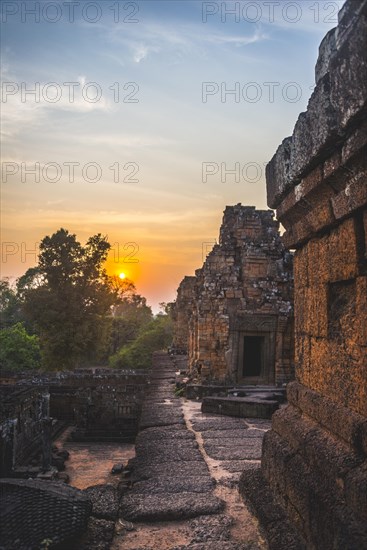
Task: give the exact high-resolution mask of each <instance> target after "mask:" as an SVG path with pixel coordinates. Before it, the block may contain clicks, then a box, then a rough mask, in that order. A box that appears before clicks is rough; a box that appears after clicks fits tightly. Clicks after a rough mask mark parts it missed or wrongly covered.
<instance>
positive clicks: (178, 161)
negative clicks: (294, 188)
mask: <svg viewBox="0 0 367 550" xmlns="http://www.w3.org/2000/svg"><path fill="white" fill-rule="evenodd" d="M72 4H74V6H73V7H72ZM342 4H343V2H342V1H341V2H326V1H319V2H317V1H316V2H315V1H308V0H302V1H298V2H286V1H283V0H279V1H278V2H265V1H264V2H263V1H260V0H258V1H256V2H245V1H242V2H200V1H197V0H195V1H191V0H183V1H174V0H165V1H155V0H145V1H141V0H140V1H136V2H113V1H109V0H105V1H99V2H86V1H83V0H81V1H79V2H69V3H67V2H62V1H54V2H38V3H37V2H31V1H28V2H3V3H2V9H3V12H2V21H3V23H2V43H1V46H2V48H1V49H2V54H1V56H2V58H1V70H2V79H3V97H2V104H1V107H2V118H3V123H2V162H3V178H2V184H1V185H2V209H3V211H2V239H3V241H4V242H5V243H6V244H5V245H4V244H3V249H2V252H3V254H2V260H3V265H2V276H10V277H15V276H19V275H20V274H22V273H23V272H24V271H25V270H26V269H27V268H28V267H29V266H30V265H32V264H33V263H34V260H35V258H34V254H33V255H32V253H29V254H23V255H22V253H21V251H22V250H23V249H24V250H33V249H35V244H34V243H35V242H37V241H39V240H40V239H41V238H42V237H43V236H45V235H46V234H50V233H52V232H54V231H55V230H57V229H58V228H59V227H61V226H63V227H66V228H67V229H69V230H70V231H72V232H74V233H76V234H77V235H78V237H79V238H80V239H81V240H82V241H83V240H85V239H86V238H87V237H88V236H89V235H91V234H94V233H96V232H102V233H104V234H107V235H108V237H109V239H110V241H111V242H112V243H115V244H114V247H115V248H114V253H113V254H111V257H110V261H109V270H110V271H111V272H114V273H115V272H116V273H118V272H119V271H124V272H126V273H127V275H128V276H130V277H131V278H133V280H135V282H136V284H137V286H138V290H139V291H140V292H141V293H143V294H144V295H146V296H147V298H148V301H149V302H150V303H151V304H152V305H154V307H155V308H156V307H157V303H158V302H159V301H167V300H170V299H173V298H174V295H175V289H176V288H177V286H178V284H179V282H180V280H181V279H182V277H183V276H184V275H186V274H192V273H193V271H194V269H195V268H197V267H200V266H201V264H202V255H203V249H207V248H208V245H207V244H206V243H210V242H213V241H214V240H215V239H216V238H217V236H218V232H219V224H220V221H221V217H222V212H223V210H224V208H225V206H226V205H230V204H236V203H238V202H242V204H251V205H255V206H257V207H258V208H266V207H267V206H266V193H265V179H264V166H265V164H266V162H268V161H269V160H270V158H271V157H272V155H273V154H274V152H275V150H276V148H277V146H278V145H279V143H280V142H281V141H282V139H283V138H284V137H286V136H287V135H289V134H290V133H291V132H292V129H293V126H294V124H295V122H296V119H297V117H298V114H299V113H300V112H301V111H303V110H305V108H306V106H307V101H308V98H309V96H310V94H311V92H312V88H313V85H314V66H315V62H316V59H317V52H318V46H319V43H320V41H321V39H322V38H323V36H324V35H325V33H326V32H327V31H328V30H329V29H330V28H332V27H334V26H335V25H336V23H337V16H336V13H337V9H338V8H339V7H341V5H342ZM25 6H26V7H25ZM38 7H39V21H35V16H34V15H32V14H30V13H28V12H27V10H28V11H29V10H31V9H36V12H37V10H38ZM111 8H112V9H111ZM71 9H73V10H74V14H75V17H74V20H72V18H71V16H70V11H69V10H71ZM117 9H119V13H118V14H117V11H116V10H117ZM113 10H114V11H113ZM231 10H232V11H233V10H235V13H234V14H233V13H232V14H230V13H229V12H230V11H231ZM236 10H237V11H236ZM114 18H117V19H118V21H117V22H116V21H115V20H114ZM52 19H55V20H56V19H58V20H57V21H55V22H54V23H53V22H51V21H52ZM94 19H95V20H96V21H95V22H92V21H93V20H94ZM124 19H125V20H124ZM133 20H135V22H133ZM68 82H69V83H73V84H72V85H71V84H69V85H67V84H65V83H68ZM4 83H5V86H6V87H5V88H4ZM36 83H39V84H36ZM91 83H94V84H91ZM205 83H207V84H205ZM208 83H210V84H208ZM36 86H39V97H37V98H35V96H34V95H33V96H32V95H31V94H28V95H27V94H26V93H25V92H26V90H30V89H32V88H35V87H36ZM124 86H125V89H124ZM22 89H23V96H22ZM73 90H74V100H73V101H71V96H70V95H69V94H71V93H72V91H73ZM117 90H119V97H118V98H117ZM205 90H206V91H208V92H211V93H208V94H207V95H206V96H205V98H206V101H205V102H204V101H203V91H204V92H205ZM230 90H236V94H230V93H229V92H230ZM4 91H5V95H4ZM226 92H227V93H226ZM271 93H273V97H272V95H271ZM36 99H37V101H36ZM124 100H125V101H124ZM4 163H6V164H5V165H4ZM22 163H23V165H22ZM35 163H39V164H38V165H36V164H35ZM70 163H74V165H73V168H74V178H71V175H70V170H71V168H70V166H71V165H70ZM203 163H205V164H203ZM4 166H5V168H4ZM111 166H112V167H113V166H114V167H115V168H110V167H111ZM117 166H118V167H119V174H118V177H117V172H116V170H117ZM32 167H33V170H36V173H37V170H38V174H39V181H36V179H37V178H36V176H35V173H33V174H32V173H30V172H29V173H27V172H26V170H27V169H32ZM37 167H38V168H37ZM85 167H87V168H85ZM4 169H5V178H4ZM226 169H227V170H234V169H236V170H237V174H238V176H237V179H238V178H239V181H236V176H235V175H234V174H232V175H231V174H227V176H226V178H225V170H226ZM203 171H204V172H205V173H206V174H207V177H206V182H203ZM12 172H14V173H12ZM211 172H213V173H212V174H211ZM129 176H130V177H129ZM97 177H100V179H99V181H93V179H94V178H96V179H97ZM22 179H23V181H22ZM53 179H54V180H55V181H52V180H53ZM72 179H73V181H72ZM114 179H118V180H119V181H118V182H116V181H114ZM124 179H125V181H123V180H124ZM222 179H224V180H225V181H222ZM134 180H135V181H134ZM7 243H13V244H7ZM116 243H118V244H116ZM129 243H134V245H131V246H130V245H129ZM203 243H204V244H203ZM117 249H118V253H117V252H116V250H117ZM4 252H5V253H4ZM131 258H133V259H134V260H138V261H137V262H133V263H130V261H129V260H131Z"/></svg>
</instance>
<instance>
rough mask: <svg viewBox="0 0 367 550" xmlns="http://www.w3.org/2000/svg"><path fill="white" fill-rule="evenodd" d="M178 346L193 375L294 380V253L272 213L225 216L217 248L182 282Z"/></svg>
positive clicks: (242, 211)
mask: <svg viewBox="0 0 367 550" xmlns="http://www.w3.org/2000/svg"><path fill="white" fill-rule="evenodd" d="M174 314H175V335H174V347H176V348H178V349H180V350H183V351H186V352H187V354H188V361H189V373H190V376H192V377H196V378H197V379H198V380H200V381H202V382H203V381H216V382H218V383H222V384H225V383H227V384H265V385H266V384H273V385H274V384H276V385H282V384H284V383H285V382H288V381H289V380H291V379H292V378H293V341H292V332H293V272H292V254H290V253H289V252H287V251H286V250H285V248H284V246H283V244H282V242H281V239H280V234H279V224H278V222H276V221H275V220H274V219H273V212H272V211H270V210H268V211H262V210H256V209H255V207H252V206H242V205H241V204H237V205H236V206H232V207H229V206H227V208H226V209H225V211H224V216H223V223H222V226H221V229H220V236H219V244H217V245H215V246H214V248H213V250H212V251H211V252H210V253H209V255H208V256H207V258H206V260H205V262H204V265H203V267H202V268H201V269H198V270H196V272H195V276H194V277H185V278H184V279H183V281H182V282H181V284H180V286H179V288H178V293H177V301H176V308H175V312H174Z"/></svg>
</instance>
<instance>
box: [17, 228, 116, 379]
mask: <svg viewBox="0 0 367 550" xmlns="http://www.w3.org/2000/svg"><path fill="white" fill-rule="evenodd" d="M109 249H110V244H109V243H108V241H107V239H106V237H103V236H102V235H101V234H97V235H94V236H92V237H90V238H89V239H88V241H87V243H86V244H85V245H84V246H82V245H81V244H80V242H79V241H77V239H76V236H75V235H73V234H70V233H69V232H68V231H67V230H65V229H59V230H58V231H56V233H54V234H53V235H51V237H49V236H47V237H45V238H44V239H43V240H42V241H41V243H40V254H39V261H38V266H37V267H35V268H31V269H29V270H28V271H27V272H26V273H25V275H23V276H22V277H21V278H20V279H19V280H18V292H19V296H20V297H21V299H22V304H23V311H24V314H25V316H26V318H27V319H28V320H29V322H30V323H31V324H32V326H33V328H34V330H35V331H36V332H37V333H38V334H39V336H40V341H41V345H42V351H43V359H44V363H45V366H46V367H48V368H52V369H62V368H73V367H75V366H78V365H80V364H83V362H84V361H86V360H87V359H88V358H90V357H91V356H92V355H93V351H95V350H96V349H97V347H98V339H99V335H98V326H99V323H98V321H99V319H100V317H101V316H103V315H106V314H107V313H109V312H110V309H111V306H112V304H113V303H114V302H116V300H117V291H116V290H115V289H114V288H113V286H112V284H111V282H110V280H109V277H108V275H107V273H106V271H105V269H104V268H103V264H104V262H105V260H106V258H107V254H108V251H109Z"/></svg>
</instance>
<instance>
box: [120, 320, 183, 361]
mask: <svg viewBox="0 0 367 550" xmlns="http://www.w3.org/2000/svg"><path fill="white" fill-rule="evenodd" d="M171 341H172V321H171V319H170V317H169V316H167V315H157V317H156V318H155V319H154V320H153V321H151V322H150V323H149V324H147V325H146V326H144V327H143V329H142V330H141V332H140V334H139V336H138V337H137V339H136V340H135V341H134V342H132V343H130V344H127V345H125V346H123V347H122V348H121V349H120V350H119V351H118V352H117V353H115V354H114V355H113V356H112V357H111V358H110V365H111V366H112V367H116V368H120V369H145V368H149V367H150V366H151V361H152V353H153V352H154V351H158V350H161V349H164V348H166V347H167V346H169V345H170V344H171Z"/></svg>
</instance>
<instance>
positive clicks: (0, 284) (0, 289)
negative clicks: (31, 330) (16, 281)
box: [0, 279, 21, 328]
mask: <svg viewBox="0 0 367 550" xmlns="http://www.w3.org/2000/svg"><path fill="white" fill-rule="evenodd" d="M20 321H21V302H20V300H19V298H18V295H17V292H16V290H15V289H14V288H12V287H11V285H10V283H9V281H8V280H7V279H2V280H1V281H0V328H6V327H9V326H11V325H14V324H15V323H18V322H20Z"/></svg>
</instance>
